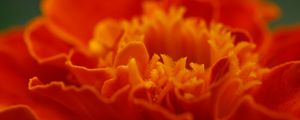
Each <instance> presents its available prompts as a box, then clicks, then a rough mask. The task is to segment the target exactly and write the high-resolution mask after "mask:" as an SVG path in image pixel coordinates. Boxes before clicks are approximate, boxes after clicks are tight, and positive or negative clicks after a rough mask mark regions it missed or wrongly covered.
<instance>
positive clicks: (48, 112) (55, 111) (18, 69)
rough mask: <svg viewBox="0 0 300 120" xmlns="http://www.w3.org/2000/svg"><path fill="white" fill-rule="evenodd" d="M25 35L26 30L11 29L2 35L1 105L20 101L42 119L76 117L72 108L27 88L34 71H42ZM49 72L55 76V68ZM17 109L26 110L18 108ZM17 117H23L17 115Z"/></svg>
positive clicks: (0, 62) (4, 105)
mask: <svg viewBox="0 0 300 120" xmlns="http://www.w3.org/2000/svg"><path fill="white" fill-rule="evenodd" d="M22 35H23V31H22V30H11V31H9V32H8V33H5V34H2V33H1V36H0V42H1V44H0V46H1V47H0V58H1V59H0V93H1V94H0V98H1V99H0V106H1V108H3V107H4V108H5V107H7V106H12V105H16V104H25V105H28V106H30V107H31V108H32V110H33V111H34V112H35V113H36V114H37V116H38V117H39V118H42V119H45V120H53V119H58V120H61V119H72V118H73V117H72V116H71V115H70V114H69V113H68V111H67V110H65V109H64V108H62V107H61V106H59V105H57V104H55V103H53V102H51V101H48V100H45V99H43V98H41V97H39V96H34V95H31V94H30V93H29V91H28V89H27V85H28V79H29V77H30V76H31V75H32V74H36V73H35V72H36V71H38V65H37V64H36V63H35V61H34V59H32V58H31V57H30V55H29V54H28V53H27V49H26V46H25V43H24V41H23V39H22V38H23V36H22ZM43 68H45V67H43ZM47 70H49V69H42V70H41V71H39V72H44V73H45V71H47ZM47 72H48V74H45V76H47V78H49V76H51V75H49V72H50V73H53V71H51V70H50V71H47ZM56 72H60V71H56ZM17 110H22V109H19V108H17ZM20 112H22V111H20ZM20 114H21V113H20ZM24 114H25V113H24ZM14 117H22V116H16V115H14ZM24 117H25V116H24ZM19 119H23V118H19ZM24 119H25V118H24Z"/></svg>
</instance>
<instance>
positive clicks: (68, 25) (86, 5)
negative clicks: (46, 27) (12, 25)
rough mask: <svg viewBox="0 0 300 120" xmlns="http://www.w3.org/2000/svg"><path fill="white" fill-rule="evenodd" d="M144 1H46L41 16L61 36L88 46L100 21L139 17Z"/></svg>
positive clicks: (43, 2) (43, 3)
mask: <svg viewBox="0 0 300 120" xmlns="http://www.w3.org/2000/svg"><path fill="white" fill-rule="evenodd" d="M141 6H142V0H126V1H124V0H109V1H106V0H80V1H73V0H44V1H42V13H43V15H44V16H45V17H46V19H47V20H48V23H49V24H50V26H51V29H52V30H53V31H54V32H55V33H56V34H57V35H58V36H60V37H63V38H66V39H69V40H71V41H75V43H81V44H82V43H83V44H84V45H87V43H88V40H90V39H91V38H92V35H93V30H94V27H95V25H96V23H98V22H99V21H101V20H103V19H105V18H115V19H121V18H131V17H132V16H134V15H138V14H140V13H141V12H142V11H141Z"/></svg>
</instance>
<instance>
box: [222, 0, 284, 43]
mask: <svg viewBox="0 0 300 120" xmlns="http://www.w3.org/2000/svg"><path fill="white" fill-rule="evenodd" d="M218 1H219V8H218V9H219V11H218V12H219V13H218V14H219V16H218V18H217V21H219V22H222V23H223V24H225V25H229V26H231V27H233V28H240V29H245V30H246V31H249V33H250V35H251V36H252V37H253V40H254V42H255V43H256V44H257V45H258V47H260V46H261V44H262V43H263V42H264V41H265V40H266V39H267V38H268V35H269V33H268V30H267V25H268V24H267V21H266V19H267V18H268V19H271V18H276V16H278V11H279V10H278V8H277V6H275V5H273V4H270V3H264V2H262V1H260V0H244V1H240V0H218ZM262 6H264V7H262ZM266 8H268V9H266ZM270 11H273V12H274V15H272V14H271V13H270Z"/></svg>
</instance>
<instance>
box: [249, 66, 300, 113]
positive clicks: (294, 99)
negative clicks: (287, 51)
mask: <svg viewBox="0 0 300 120" xmlns="http://www.w3.org/2000/svg"><path fill="white" fill-rule="evenodd" d="M299 74H300V61H297V62H289V63H286V64H283V65H279V66H277V67H275V68H273V69H272V70H271V72H270V73H269V74H268V75H266V76H265V77H264V78H263V80H262V81H263V84H262V85H261V86H260V88H259V89H258V91H257V92H256V95H255V99H256V100H257V102H259V103H260V104H263V105H265V106H267V107H268V108H270V109H273V110H276V111H281V112H284V113H288V114H291V115H294V116H297V117H298V118H300V107H299V106H300V97H299V96H300V81H299V80H300V76H299Z"/></svg>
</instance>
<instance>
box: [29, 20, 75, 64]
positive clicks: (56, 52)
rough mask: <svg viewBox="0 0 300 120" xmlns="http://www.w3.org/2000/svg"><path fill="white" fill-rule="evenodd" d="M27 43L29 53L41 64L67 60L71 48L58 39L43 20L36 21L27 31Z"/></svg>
mask: <svg viewBox="0 0 300 120" xmlns="http://www.w3.org/2000/svg"><path fill="white" fill-rule="evenodd" d="M25 41H26V44H27V47H28V50H29V53H30V54H31V56H32V57H33V58H35V59H36V60H37V61H38V62H39V63H45V62H48V61H52V60H57V59H63V61H64V60H65V59H66V56H67V53H68V52H69V50H70V48H71V46H70V45H69V44H67V43H65V42H64V41H63V40H62V39H60V38H58V37H56V36H55V35H54V34H53V33H52V32H50V31H49V29H48V28H47V27H46V25H45V21H44V19H42V18H37V19H36V20H34V21H33V22H32V23H31V24H30V25H29V26H28V28H27V29H26V30H25Z"/></svg>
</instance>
